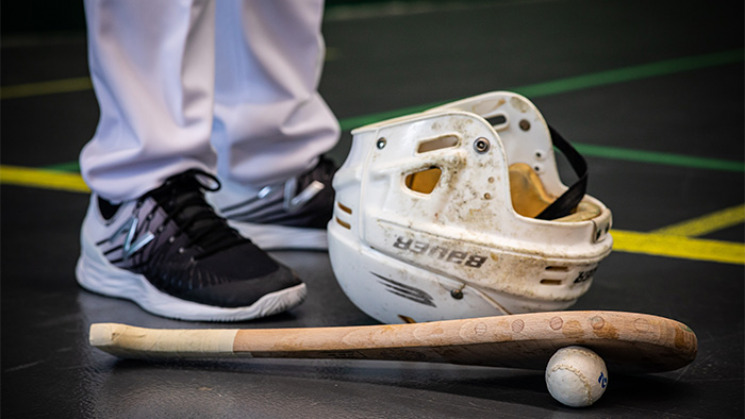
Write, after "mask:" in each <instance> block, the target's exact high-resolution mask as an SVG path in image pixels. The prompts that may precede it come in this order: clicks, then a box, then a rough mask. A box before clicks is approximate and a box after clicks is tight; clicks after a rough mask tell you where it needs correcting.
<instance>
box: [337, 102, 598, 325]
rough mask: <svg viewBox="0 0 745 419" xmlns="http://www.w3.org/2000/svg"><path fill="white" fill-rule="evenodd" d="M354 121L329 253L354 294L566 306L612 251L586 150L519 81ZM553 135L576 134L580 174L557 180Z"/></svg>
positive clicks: (432, 306)
mask: <svg viewBox="0 0 745 419" xmlns="http://www.w3.org/2000/svg"><path fill="white" fill-rule="evenodd" d="M352 134H353V136H354V139H353V144H352V149H351V151H350V153H349V156H348V157H347V160H346V161H345V163H344V164H343V165H342V167H341V168H340V169H339V171H338V172H337V173H336V175H335V177H334V181H333V185H334V189H335V190H336V205H335V209H334V217H333V219H332V220H331V221H330V222H329V228H328V234H329V255H330V258H331V264H332V267H333V270H334V273H335V275H336V277H337V279H338V281H339V284H340V285H341V287H342V289H343V290H344V292H345V293H346V294H347V296H348V297H349V298H350V299H351V300H352V302H353V303H355V304H356V305H357V306H358V307H359V308H360V309H361V310H362V311H364V312H365V313H367V314H368V315H370V316H372V317H374V318H375V319H377V320H379V321H381V322H384V323H401V322H410V321H416V322H422V321H434V320H445V319H455V318H468V317H481V316H494V315H501V314H514V313H525V312H534V311H551V310H562V309H565V308H567V307H569V306H571V305H572V304H573V303H574V302H575V301H576V300H577V299H578V298H579V297H580V296H582V295H583V294H584V293H585V292H587V290H588V289H589V287H590V285H591V284H592V280H593V275H594V273H595V270H596V269H597V266H598V263H599V262H600V261H601V260H602V259H603V258H605V257H606V256H607V255H608V254H609V253H610V251H611V246H612V239H611V237H610V235H609V234H608V230H609V229H610V225H611V213H610V210H609V209H608V208H606V207H605V205H603V203H602V202H600V201H599V200H597V199H595V198H593V197H591V196H589V195H585V194H584V182H585V181H586V173H583V171H585V172H586V166H583V165H584V160H583V159H582V158H581V156H579V154H577V153H576V152H575V151H574V149H571V146H568V143H566V142H564V141H563V139H561V138H560V137H559V136H558V134H557V133H556V132H555V131H553V130H551V129H550V128H549V127H548V125H547V124H546V122H545V121H544V119H543V117H542V116H541V114H540V112H539V111H538V109H536V107H535V106H534V105H533V104H532V103H531V102H530V101H529V100H527V99H526V98H524V97H522V96H520V95H517V94H514V93H510V92H492V93H487V94H484V95H480V96H476V97H473V98H469V99H464V100H461V101H458V102H454V103H450V104H447V105H444V106H440V107H437V108H434V109H431V110H428V111H426V112H423V113H419V114H414V115H410V116H405V117H401V118H396V119H392V120H388V121H383V122H379V123H376V124H373V125H368V126H365V127H362V128H358V129H356V130H354V131H353V132H352ZM552 140H553V141H552ZM554 146H556V147H557V148H559V149H560V150H562V151H564V150H565V147H566V146H568V147H570V149H569V151H570V152H569V153H567V152H566V151H564V152H565V154H567V156H568V158H569V160H570V161H571V162H572V165H573V166H574V168H575V170H577V172H578V175H579V177H580V181H578V184H579V183H580V182H582V184H581V185H578V184H575V185H572V186H571V187H567V186H565V185H564V184H563V183H562V182H561V180H560V179H559V174H558V170H557V167H556V160H555V158H554ZM577 159H579V160H577ZM575 163H576V164H575ZM556 201H559V202H557V204H560V205H552V203H554V202H556ZM549 207H553V208H554V209H553V210H551V209H549ZM557 207H564V208H566V209H565V210H562V209H561V208H559V209H557ZM547 213H548V214H547Z"/></svg>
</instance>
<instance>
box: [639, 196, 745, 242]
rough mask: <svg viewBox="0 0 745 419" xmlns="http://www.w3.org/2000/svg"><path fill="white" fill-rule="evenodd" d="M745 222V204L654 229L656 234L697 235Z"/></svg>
mask: <svg viewBox="0 0 745 419" xmlns="http://www.w3.org/2000/svg"><path fill="white" fill-rule="evenodd" d="M743 222H745V204H742V205H737V206H734V207H730V208H725V209H723V210H721V211H716V212H713V213H711V214H707V215H704V216H702V217H698V218H694V219H692V220H687V221H684V222H682V223H678V224H673V225H671V226H668V227H663V228H660V229H657V230H654V231H652V233H656V234H667V235H675V236H687V237H697V236H703V235H705V234H709V233H713V232H715V231H719V230H722V229H725V228H728V227H733V226H736V225H738V224H742V223H743Z"/></svg>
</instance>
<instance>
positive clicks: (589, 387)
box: [546, 346, 608, 407]
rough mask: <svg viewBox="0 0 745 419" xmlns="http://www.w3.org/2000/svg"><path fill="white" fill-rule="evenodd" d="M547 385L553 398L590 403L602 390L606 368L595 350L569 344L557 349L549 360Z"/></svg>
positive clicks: (568, 402)
mask: <svg viewBox="0 0 745 419" xmlns="http://www.w3.org/2000/svg"><path fill="white" fill-rule="evenodd" d="M546 386H547V387H548V392H549V393H551V396H553V398H554V399H556V400H558V401H559V402H561V403H563V404H565V405H567V406H572V407H583V406H589V405H591V404H593V403H595V402H596V401H598V399H600V396H602V395H603V393H605V388H606V387H607V386H608V369H607V368H606V367H605V361H603V358H601V357H600V356H599V355H598V354H596V353H595V352H593V351H591V350H589V349H587V348H583V347H581V346H568V347H566V348H562V349H559V350H558V351H556V353H555V354H554V356H552V357H551V359H550V360H549V361H548V366H547V367H546Z"/></svg>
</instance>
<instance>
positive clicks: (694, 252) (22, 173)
mask: <svg viewBox="0 0 745 419" xmlns="http://www.w3.org/2000/svg"><path fill="white" fill-rule="evenodd" d="M0 183H2V184H9V185H19V186H30V187H36V188H46V189H56V190H65V191H72V192H84V193H89V192H90V189H88V186H87V185H86V184H85V182H84V181H83V178H82V177H81V176H80V175H79V174H77V173H65V172H58V171H54V170H42V169H31V168H26V167H17V166H0ZM742 208H743V206H738V207H732V208H728V209H726V210H723V211H718V212H716V213H713V214H710V215H708V216H704V217H699V218H697V219H695V220H691V222H690V224H691V226H688V227H685V225H686V224H688V223H680V224H676V225H675V226H671V227H668V228H664V229H659V230H657V231H655V232H651V233H640V232H634V231H624V230H615V229H614V230H613V231H611V235H612V236H613V241H614V244H613V250H614V251H618V252H629V253H642V254H648V255H656V256H667V257H674V258H683V259H693V260H702V261H710V262H721V263H733V264H739V265H745V245H744V244H742V243H734V242H725V241H719V240H706V239H697V238H692V237H685V236H683V235H682V233H688V234H689V235H693V234H692V233H696V232H698V233H701V234H703V233H704V232H706V233H708V232H711V231H714V230H715V229H716V228H721V227H722V226H730V225H734V224H736V223H737V222H736V220H740V222H742V220H741V218H740V216H739V215H738V214H740V212H741V211H742ZM724 220H727V221H726V222H725V221H724ZM733 223H734V224H733ZM699 225H702V226H705V228H704V227H701V226H699ZM681 226H683V227H681ZM716 226H719V227H716ZM713 229H714V230H713ZM661 231H663V232H664V231H673V232H676V231H677V232H678V234H668V233H665V234H661V233H660V232H661Z"/></svg>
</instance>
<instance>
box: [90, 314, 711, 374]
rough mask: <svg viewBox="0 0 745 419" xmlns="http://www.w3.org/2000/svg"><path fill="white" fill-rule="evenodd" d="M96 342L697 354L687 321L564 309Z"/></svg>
mask: <svg viewBox="0 0 745 419" xmlns="http://www.w3.org/2000/svg"><path fill="white" fill-rule="evenodd" d="M90 343H91V344H92V345H93V346H95V347H97V348H99V349H102V350H104V351H106V352H109V353H111V354H114V355H116V356H119V357H123V358H140V359H157V358H182V357H191V358H194V357H200V358H209V357H233V356H239V357H240V356H243V357H255V358H345V359H374V360H397V361H421V362H442V363H453V364H464V365H483V366H493V367H505V368H527V369H539V370H541V369H545V368H546V364H547V363H548V360H549V358H550V357H551V355H553V354H554V352H556V351H557V350H558V349H560V348H563V347H566V346H570V345H581V346H584V347H587V348H589V349H592V350H594V351H595V352H597V353H598V354H599V355H600V356H601V357H603V359H604V360H605V362H606V363H607V364H608V367H609V369H614V368H615V369H616V370H623V371H627V372H662V371H671V370H675V369H678V368H681V367H683V366H685V365H688V364H689V363H691V362H692V361H693V360H694V358H695V357H696V352H697V347H698V343H697V339H696V335H695V334H694V333H693V331H692V330H691V329H690V328H689V327H688V326H686V325H685V324H683V323H680V322H677V321H675V320H670V319H666V318H663V317H658V316H651V315H646V314H638V313H625V312H612V311H561V312H551V313H530V314H515V315H509V316H497V317H482V318H471V319H462V320H445V321H436V322H427V323H411V324H396V325H390V324H385V325H373V326H348V327H314V328H287V329H179V330H175V329H146V328H140V327H133V326H127V325H123V324H118V323H97V324H93V325H91V329H90Z"/></svg>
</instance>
